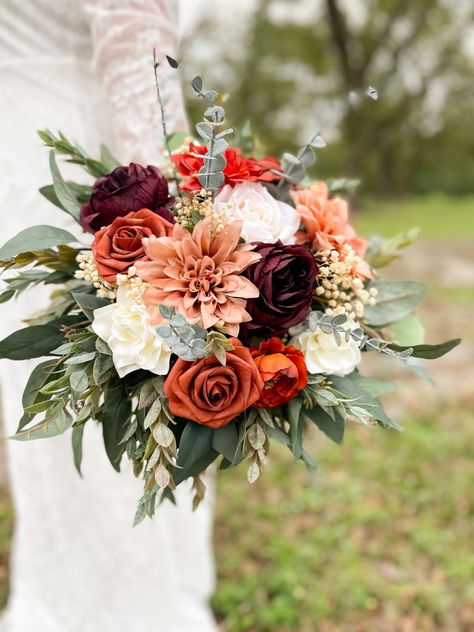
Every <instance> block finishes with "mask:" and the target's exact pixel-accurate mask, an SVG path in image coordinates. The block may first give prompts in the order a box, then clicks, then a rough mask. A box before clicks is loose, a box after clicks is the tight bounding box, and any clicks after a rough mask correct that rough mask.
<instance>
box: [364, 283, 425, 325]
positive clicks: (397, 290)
mask: <svg viewBox="0 0 474 632" xmlns="http://www.w3.org/2000/svg"><path fill="white" fill-rule="evenodd" d="M369 287H370V288H376V289H377V291H378V293H377V296H376V303H375V305H367V306H366V307H365V316H364V320H365V322H366V323H367V324H368V325H370V326H372V327H383V326H385V325H389V324H391V323H393V322H395V321H397V320H400V319H402V318H404V317H405V316H407V315H408V314H409V313H410V312H411V311H412V310H413V309H414V308H415V307H416V306H417V305H418V304H419V303H420V302H421V301H422V300H423V298H424V296H425V294H426V288H425V286H424V285H423V284H422V283H418V282H416V281H373V282H372V283H371V284H370V286H369Z"/></svg>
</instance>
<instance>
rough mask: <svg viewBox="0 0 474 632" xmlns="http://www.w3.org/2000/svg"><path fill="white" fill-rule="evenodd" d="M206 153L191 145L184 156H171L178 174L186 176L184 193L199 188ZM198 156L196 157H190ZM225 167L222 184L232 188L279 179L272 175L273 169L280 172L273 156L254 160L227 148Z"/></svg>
mask: <svg viewBox="0 0 474 632" xmlns="http://www.w3.org/2000/svg"><path fill="white" fill-rule="evenodd" d="M206 152H207V149H206V147H204V146H203V145H193V144H192V143H191V145H190V146H189V151H188V152H186V153H184V154H174V155H173V156H171V159H172V160H173V162H174V164H175V165H176V167H177V169H178V171H179V173H180V174H181V175H182V176H187V177H186V180H185V182H184V183H183V185H182V188H183V189H184V190H185V191H195V190H196V189H200V188H201V184H200V183H199V179H198V173H199V169H201V167H202V165H203V159H202V158H200V156H203V155H204V154H205V153H206ZM192 154H198V155H192ZM223 155H224V157H225V159H226V163H227V164H226V166H225V167H224V171H223V173H224V178H225V180H224V184H230V185H231V186H234V185H235V184H237V183H239V182H257V181H258V182H278V181H279V180H280V179H281V178H280V176H279V175H278V174H276V173H273V171H272V170H273V169H276V170H281V165H280V162H279V161H278V160H277V159H276V158H274V157H273V156H268V157H266V158H262V160H256V159H255V158H246V157H245V156H242V152H241V150H240V149H233V148H232V147H228V148H227V149H226V150H225V152H224V154H223Z"/></svg>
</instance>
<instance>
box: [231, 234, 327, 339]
mask: <svg viewBox="0 0 474 632" xmlns="http://www.w3.org/2000/svg"><path fill="white" fill-rule="evenodd" d="M253 252H257V253H258V254H259V255H261V256H262V258H261V259H260V261H257V263H255V264H253V265H251V266H249V267H248V268H247V270H245V272H244V273H243V274H244V275H245V276H246V277H247V278H248V279H250V280H251V281H252V283H253V284H254V285H256V286H257V287H258V289H259V291H260V295H259V296H258V298H255V299H249V300H248V301H247V307H246V310H247V311H248V312H249V314H250V316H251V317H252V320H251V321H250V322H248V323H242V324H241V325H240V332H241V337H242V339H245V340H248V341H249V340H251V339H252V337H254V336H255V337H257V338H270V337H271V336H279V335H282V334H284V333H286V332H287V331H288V329H289V328H290V327H293V326H294V325H298V324H299V323H301V322H302V321H303V320H304V319H305V318H306V316H307V315H308V312H309V310H310V307H311V299H312V296H313V292H314V288H315V286H316V273H317V271H318V267H317V265H316V262H315V260H314V256H313V254H312V252H311V251H310V249H309V248H307V247H306V246H298V245H295V246H287V245H284V244H282V243H281V241H277V242H276V243H275V244H265V243H262V242H258V243H257V244H255V249H254V251H253Z"/></svg>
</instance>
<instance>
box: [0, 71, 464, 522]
mask: <svg viewBox="0 0 474 632" xmlns="http://www.w3.org/2000/svg"><path fill="white" fill-rule="evenodd" d="M169 63H170V64H171V65H174V66H175V65H176V63H175V62H174V60H171V59H169ZM155 75H156V64H155ZM192 87H193V89H194V91H195V93H196V94H197V96H198V97H199V98H201V99H202V100H203V101H207V102H208V103H207V106H206V110H205V114H204V120H203V121H201V122H200V123H198V124H197V126H196V132H197V138H198V140H196V139H194V140H193V139H186V138H185V135H184V134H174V135H172V136H171V137H170V136H168V135H167V134H166V138H167V148H168V160H167V162H166V164H164V165H161V170H160V169H158V168H157V167H155V166H148V167H144V166H141V165H138V164H134V163H131V164H130V165H129V166H120V165H119V164H118V163H117V161H116V160H115V159H114V158H113V156H112V155H111V153H110V152H109V151H108V150H107V149H106V148H105V147H102V149H101V156H100V159H99V160H94V159H92V158H90V157H89V156H88V155H87V154H86V153H85V152H84V151H83V150H82V149H81V148H79V147H77V146H74V145H73V144H72V143H71V142H69V140H68V139H67V138H66V137H65V136H64V135H63V134H59V135H54V134H52V133H51V132H49V131H42V132H40V133H39V135H40V137H41V139H42V140H43V141H44V143H45V144H46V145H47V146H48V147H50V148H51V152H50V165H51V172H52V179H53V184H52V185H51V186H46V187H44V188H42V189H41V193H42V194H43V195H44V196H45V197H46V198H48V199H49V200H50V201H51V202H52V203H53V204H55V205H56V206H57V207H58V208H60V209H61V210H62V211H65V212H66V213H68V214H69V215H70V216H72V218H73V219H74V220H76V221H77V223H78V225H79V226H80V227H81V228H82V230H83V231H84V232H83V234H81V235H78V236H75V235H72V234H70V233H69V232H67V231H65V230H61V229H59V228H55V227H52V226H44V225H40V226H34V227H32V228H28V229H27V230H24V231H22V232H21V233H20V234H19V235H17V236H16V237H14V238H13V239H11V240H10V241H9V242H8V243H6V244H5V245H4V246H3V247H2V248H1V249H0V265H1V267H2V268H3V269H4V270H5V271H7V274H6V276H5V282H4V289H3V291H2V293H1V295H0V301H1V302H5V301H7V300H9V299H11V298H14V297H15V296H17V295H18V294H20V293H21V292H23V291H24V290H26V289H27V288H28V287H30V286H34V285H37V284H40V283H44V284H46V285H52V286H53V287H54V291H53V293H52V296H51V302H50V305H49V308H48V309H47V310H46V311H44V312H42V313H40V314H38V315H36V316H35V317H34V318H32V319H31V320H29V321H28V326H27V327H26V328H24V329H21V330H20V331H17V332H15V333H13V334H11V335H10V336H8V337H7V338H5V339H4V340H2V341H1V342H0V357H2V358H9V359H13V360H24V359H28V358H41V357H46V358H47V359H45V360H44V361H42V362H41V363H40V364H38V365H37V366H36V367H35V368H34V369H33V371H32V373H31V376H30V378H29V380H28V383H27V385H26V388H25V391H24V395H23V408H24V414H23V416H22V418H21V420H20V423H19V427H18V431H17V433H16V434H15V435H14V437H13V438H14V439H17V440H29V439H39V438H49V437H54V436H56V435H58V434H60V433H64V432H66V431H68V430H71V431H72V446H73V456H74V462H75V465H76V467H77V469H78V470H79V471H80V468H81V457H82V438H83V432H84V426H85V424H86V423H88V422H91V421H96V422H99V423H100V424H101V426H102V429H103V438H104V444H105V450H106V452H107V455H108V458H109V459H110V462H111V463H112V465H113V467H114V468H116V469H117V470H119V469H120V463H121V460H122V457H123V456H124V454H126V455H127V457H128V458H129V459H130V460H131V461H132V462H133V467H134V471H135V474H136V475H137V476H139V475H142V476H143V478H144V495H143V497H142V499H141V500H140V501H139V505H138V510H137V514H136V518H135V522H136V523H138V522H140V521H141V520H142V519H143V518H144V517H145V515H149V516H152V515H153V513H154V511H155V505H156V503H157V501H158V500H159V499H161V498H162V497H169V498H171V499H173V490H174V489H175V487H176V486H177V485H179V484H180V483H181V482H183V481H184V480H186V479H188V478H190V477H193V479H194V490H195V498H194V503H195V504H196V505H197V504H198V503H199V501H200V500H201V498H202V497H203V494H204V490H205V486H204V484H203V482H202V480H201V478H200V476H201V474H202V473H203V472H204V471H205V470H206V468H207V467H208V466H209V465H210V464H211V463H214V462H217V464H218V467H219V469H225V468H230V467H234V466H236V465H238V464H240V463H242V462H246V463H247V467H248V469H247V473H248V480H249V481H250V482H251V483H252V482H254V481H255V480H256V479H257V478H258V477H259V475H260V474H261V472H262V469H263V466H264V465H265V462H266V460H267V455H268V452H269V448H270V444H271V442H272V441H278V442H280V443H282V444H284V445H285V446H287V447H288V448H289V449H290V450H291V452H292V453H293V455H294V457H295V459H301V460H303V461H304V463H306V465H307V466H308V467H309V468H313V467H315V462H314V460H313V458H312V457H311V455H310V454H309V453H308V452H307V451H306V450H305V448H304V437H305V426H306V425H307V424H314V425H315V426H316V427H317V428H319V430H321V431H322V432H324V433H325V434H326V435H328V436H329V437H330V438H331V439H332V440H334V441H336V442H341V441H342V439H343V435H344V429H345V425H346V423H347V422H348V421H358V422H361V423H364V424H378V425H380V426H382V427H386V428H390V427H392V428H397V425H396V424H395V423H394V422H392V421H391V420H390V419H389V417H388V416H387V414H386V413H385V411H384V409H383V408H382V406H381V404H380V402H379V400H378V397H379V395H380V394H381V393H382V392H383V390H384V383H383V382H382V381H381V380H376V379H372V378H368V377H364V376H363V375H362V374H361V373H360V372H359V370H358V366H359V364H360V362H361V357H362V353H363V352H370V351H374V352H379V353H382V354H386V355H389V356H392V357H394V358H397V359H399V360H401V361H403V362H406V363H407V364H409V366H412V367H413V368H414V369H417V370H419V367H417V365H416V364H413V363H412V361H411V360H410V358H427V359H429V358H437V357H439V356H441V355H443V354H444V353H446V352H447V351H449V350H450V349H452V348H453V347H454V346H455V345H457V344H458V342H459V341H458V340H452V341H449V342H445V343H443V344H439V345H426V344H423V342H422V341H421V340H419V341H418V340H414V339H413V337H411V338H410V327H413V325H414V324H415V325H416V322H417V321H416V319H415V317H414V316H413V315H412V311H413V309H414V308H415V307H416V306H417V305H418V303H419V302H420V301H421V300H422V298H423V296H424V294H425V290H424V288H423V286H422V285H421V284H420V283H415V282H412V281H403V282H398V281H382V280H381V279H380V278H379V274H378V271H377V270H378V268H380V267H381V266H383V265H385V264H387V263H389V262H390V261H391V260H393V259H394V258H396V257H397V256H398V254H399V250H400V248H402V247H403V246H405V245H407V244H408V243H410V242H411V241H412V238H413V235H412V234H410V233H408V234H405V235H402V236H401V237H399V238H395V239H393V240H390V241H383V240H381V239H376V240H373V241H371V242H367V241H366V240H365V239H363V238H362V237H360V236H359V235H357V234H356V231H355V230H354V228H353V227H352V225H351V223H350V221H349V217H348V203H347V201H345V200H344V199H343V198H342V197H339V195H338V193H340V192H341V191H343V190H344V189H347V188H348V187H349V188H350V187H351V186H352V185H353V182H350V181H346V180H337V181H332V182H328V183H324V182H321V181H316V182H311V181H308V180H307V179H306V175H305V174H306V168H307V167H310V166H311V165H312V164H313V163H314V161H315V158H316V152H317V151H318V150H319V149H320V148H323V147H324V145H325V142H324V140H323V138H322V137H321V136H320V135H319V134H317V135H315V136H314V137H313V138H312V139H311V140H310V141H309V143H308V144H307V145H306V146H305V147H303V148H302V149H301V151H299V153H298V154H297V155H292V154H289V153H287V154H284V156H283V158H282V160H281V161H279V160H277V159H276V158H274V157H265V158H254V157H250V156H248V155H246V154H244V152H243V151H242V150H241V149H239V148H233V147H230V146H229V145H228V143H227V141H226V138H227V137H228V135H229V134H230V133H231V132H232V130H230V129H224V126H223V123H224V115H225V113H224V108H223V106H222V103H221V99H220V96H219V95H218V94H217V93H216V92H215V91H213V90H206V89H204V87H203V83H202V80H201V78H200V77H196V78H195V79H194V80H193V81H192ZM157 89H158V97H159V98H160V92H159V83H158V80H157ZM369 96H372V97H373V96H374V91H373V90H371V91H369ZM160 103H161V98H160ZM165 133H166V128H165ZM245 140H246V144H247V145H248V141H249V138H246V139H245ZM57 154H62V155H64V156H65V157H66V159H67V160H68V161H69V162H72V163H75V164H78V165H81V166H82V167H83V168H84V169H85V171H86V172H88V174H90V175H91V176H92V177H93V178H94V179H95V182H94V183H93V185H92V186H89V185H84V184H77V183H76V182H70V181H65V180H64V179H63V177H62V175H61V173H60V171H59V169H58V165H57V162H56V155H57ZM87 235H90V238H89V240H88V239H87ZM414 330H415V331H418V330H419V328H417V327H416V326H415V327H414ZM407 332H408V333H407ZM407 341H408V342H407ZM414 343H416V344H414ZM38 418H39V419H40V420H39V421H38Z"/></svg>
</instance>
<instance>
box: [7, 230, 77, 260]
mask: <svg viewBox="0 0 474 632" xmlns="http://www.w3.org/2000/svg"><path fill="white" fill-rule="evenodd" d="M73 242H77V239H76V238H75V237H74V235H71V233H69V232H68V231H67V230H63V229H62V228H56V227H55V226H47V225H45V224H41V225H39V226H31V227H30V228H25V230H22V231H20V232H19V233H18V235H15V237H12V239H10V240H9V241H7V243H6V244H4V245H3V246H2V247H1V248H0V261H8V260H9V259H13V258H14V257H16V256H17V255H19V254H22V253H28V252H31V251H36V250H46V249H48V248H53V247H54V246H59V245H62V244H70V243H73Z"/></svg>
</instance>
